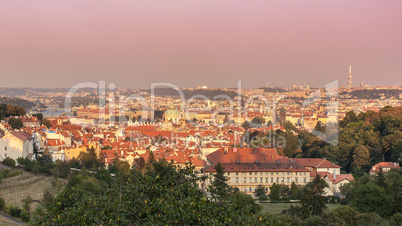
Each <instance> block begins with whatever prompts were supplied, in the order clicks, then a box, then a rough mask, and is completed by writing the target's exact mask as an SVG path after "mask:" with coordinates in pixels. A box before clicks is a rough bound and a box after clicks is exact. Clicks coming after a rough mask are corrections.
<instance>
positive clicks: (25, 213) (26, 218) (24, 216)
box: [20, 210, 30, 222]
mask: <svg viewBox="0 0 402 226" xmlns="http://www.w3.org/2000/svg"><path fill="white" fill-rule="evenodd" d="M20 215H21V219H22V220H23V221H24V222H28V221H29V217H30V213H29V212H28V211H26V210H23V211H22V212H21V213H20Z"/></svg>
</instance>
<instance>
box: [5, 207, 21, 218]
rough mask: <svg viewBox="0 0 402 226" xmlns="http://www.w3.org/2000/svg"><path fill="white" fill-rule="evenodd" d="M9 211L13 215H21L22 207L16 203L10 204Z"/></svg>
mask: <svg viewBox="0 0 402 226" xmlns="http://www.w3.org/2000/svg"><path fill="white" fill-rule="evenodd" d="M7 213H8V214H10V215H11V216H12V217H21V209H20V208H18V207H16V206H14V205H9V206H8V208H7Z"/></svg>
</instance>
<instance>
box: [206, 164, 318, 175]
mask: <svg viewBox="0 0 402 226" xmlns="http://www.w3.org/2000/svg"><path fill="white" fill-rule="evenodd" d="M221 165H222V167H223V168H224V169H225V171H226V172H283V171H285V172H286V171H290V172H309V173H310V171H309V170H308V169H306V168H304V167H303V166H301V165H299V164H297V163H296V162H284V163H276V162H269V163H221ZM214 168H215V165H211V166H209V167H207V168H205V169H204V172H215V169H214ZM309 176H310V175H309Z"/></svg>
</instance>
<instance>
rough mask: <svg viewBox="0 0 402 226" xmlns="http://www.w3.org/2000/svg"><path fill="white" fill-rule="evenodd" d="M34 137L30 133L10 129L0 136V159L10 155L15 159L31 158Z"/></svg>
mask: <svg viewBox="0 0 402 226" xmlns="http://www.w3.org/2000/svg"><path fill="white" fill-rule="evenodd" d="M33 145H34V139H33V137H32V135H31V134H28V133H24V132H20V131H12V132H10V133H6V134H5V135H4V136H3V137H1V138H0V161H3V160H4V159H5V158H7V157H10V158H12V159H14V160H16V159H17V158H19V157H22V158H25V157H28V158H30V159H31V158H32V156H33V153H34V152H33V151H34V149H33Z"/></svg>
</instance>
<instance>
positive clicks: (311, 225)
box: [303, 216, 324, 226]
mask: <svg viewBox="0 0 402 226" xmlns="http://www.w3.org/2000/svg"><path fill="white" fill-rule="evenodd" d="M303 225H306V226H321V225H324V221H323V220H322V218H321V217H320V216H311V217H308V218H306V219H304V220H303Z"/></svg>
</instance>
